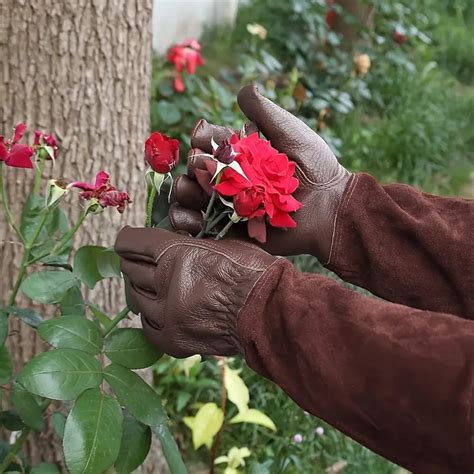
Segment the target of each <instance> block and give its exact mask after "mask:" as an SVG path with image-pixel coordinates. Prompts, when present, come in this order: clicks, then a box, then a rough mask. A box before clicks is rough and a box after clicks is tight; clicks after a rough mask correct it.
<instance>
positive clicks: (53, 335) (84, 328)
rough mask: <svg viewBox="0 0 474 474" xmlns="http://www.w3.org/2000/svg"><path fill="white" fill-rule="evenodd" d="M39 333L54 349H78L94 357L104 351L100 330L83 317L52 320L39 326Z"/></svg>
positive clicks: (64, 317)
mask: <svg viewBox="0 0 474 474" xmlns="http://www.w3.org/2000/svg"><path fill="white" fill-rule="evenodd" d="M38 333H39V335H40V336H41V337H42V339H43V340H45V341H46V342H49V343H50V344H51V345H52V346H54V347H58V348H68V349H78V350H81V351H85V352H88V353H89V354H94V355H95V354H98V353H99V352H100V351H101V350H102V334H101V333H100V331H99V328H98V327H97V326H96V325H95V324H94V323H93V322H92V321H89V320H88V319H86V318H83V317H82V316H61V317H60V318H55V319H50V320H48V321H45V322H44V323H42V324H41V325H40V326H39V328H38Z"/></svg>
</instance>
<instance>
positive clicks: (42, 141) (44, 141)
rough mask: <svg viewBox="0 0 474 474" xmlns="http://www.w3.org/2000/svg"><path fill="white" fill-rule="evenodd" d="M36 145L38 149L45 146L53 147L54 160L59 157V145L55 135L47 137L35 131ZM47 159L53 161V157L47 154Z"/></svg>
mask: <svg viewBox="0 0 474 474" xmlns="http://www.w3.org/2000/svg"><path fill="white" fill-rule="evenodd" d="M34 144H35V145H36V146H37V147H40V146H44V145H46V146H49V147H51V148H52V151H53V155H54V159H56V158H57V157H58V143H57V141H56V138H55V137H54V135H46V134H45V133H44V132H41V131H39V130H35V142H34ZM46 159H47V160H51V156H50V155H49V154H47V156H46Z"/></svg>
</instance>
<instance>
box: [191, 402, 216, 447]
mask: <svg viewBox="0 0 474 474" xmlns="http://www.w3.org/2000/svg"><path fill="white" fill-rule="evenodd" d="M183 421H184V423H185V424H186V426H187V427H188V428H190V429H191V431H192V433H193V446H194V449H199V448H200V447H201V446H202V445H206V446H207V447H208V448H209V449H210V448H211V446H212V440H213V439H214V436H215V435H216V434H217V433H218V432H219V430H220V429H221V426H222V423H223V422H224V413H223V412H222V410H221V409H220V408H219V407H218V406H217V405H216V404H215V403H205V404H204V405H203V406H202V407H201V408H199V410H198V412H197V413H196V416H194V417H191V416H186V417H184V418H183Z"/></svg>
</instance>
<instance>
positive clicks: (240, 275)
mask: <svg viewBox="0 0 474 474" xmlns="http://www.w3.org/2000/svg"><path fill="white" fill-rule="evenodd" d="M115 250H116V252H117V253H118V254H119V255H120V266H121V270H122V272H123V273H124V275H125V276H126V278H127V279H128V280H129V285H130V286H129V288H128V290H129V305H130V307H131V308H130V309H131V310H132V311H134V312H137V313H140V314H141V317H142V323H143V329H144V332H145V336H146V337H148V338H149V339H150V340H151V341H152V342H153V343H154V344H155V345H156V346H157V347H158V348H159V349H160V350H161V351H163V352H166V353H167V354H170V355H172V356H174V357H188V356H191V355H193V354H203V355H222V356H230V355H236V354H239V353H241V352H242V349H241V345H240V342H239V339H238V335H237V318H238V316H239V312H240V311H241V309H242V308H243V307H244V306H245V303H246V301H247V298H248V296H249V295H250V293H251V291H252V289H253V287H254V286H255V285H256V283H257V281H258V280H259V279H260V278H261V277H262V276H263V275H264V274H265V272H267V271H268V269H269V268H270V266H272V265H273V264H275V263H278V262H281V263H282V264H283V262H284V259H279V258H276V257H272V256H271V255H270V254H268V253H266V252H264V251H263V250H261V249H260V248H258V247H257V246H255V245H252V244H249V243H247V242H239V241H236V240H231V239H225V240H221V241H214V240H204V239H195V238H193V237H187V236H182V235H179V234H175V233H172V232H168V231H166V230H163V229H149V228H132V227H125V228H124V229H122V230H121V231H120V233H119V234H118V237H117V241H116V243H115Z"/></svg>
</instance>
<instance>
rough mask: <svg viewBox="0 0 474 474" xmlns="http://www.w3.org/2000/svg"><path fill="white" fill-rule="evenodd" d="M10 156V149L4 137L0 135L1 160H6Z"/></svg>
mask: <svg viewBox="0 0 474 474" xmlns="http://www.w3.org/2000/svg"><path fill="white" fill-rule="evenodd" d="M7 157H8V150H7V147H6V146H5V143H4V141H3V137H2V136H1V135H0V161H6V160H7Z"/></svg>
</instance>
